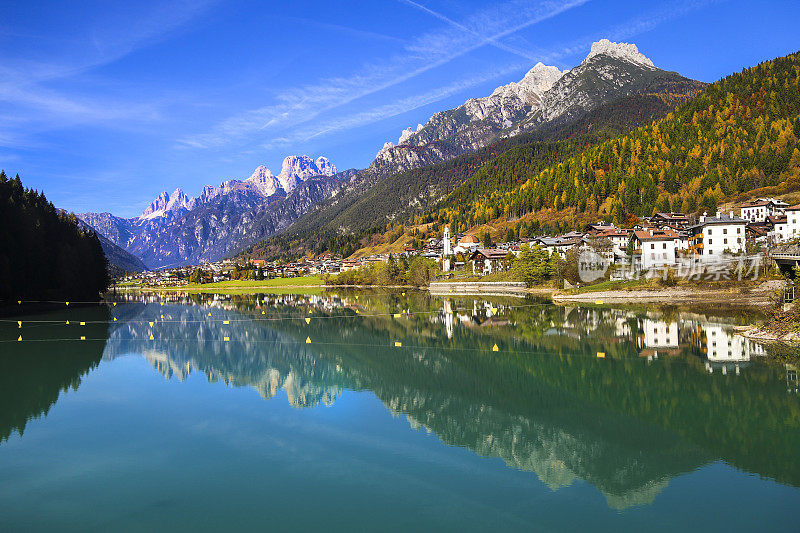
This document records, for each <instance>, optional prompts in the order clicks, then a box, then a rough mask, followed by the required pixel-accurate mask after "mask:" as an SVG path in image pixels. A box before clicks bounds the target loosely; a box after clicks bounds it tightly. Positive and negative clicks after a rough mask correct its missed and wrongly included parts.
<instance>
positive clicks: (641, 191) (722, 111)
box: [436, 54, 800, 227]
mask: <svg viewBox="0 0 800 533" xmlns="http://www.w3.org/2000/svg"><path fill="white" fill-rule="evenodd" d="M798 138H800V55H798V54H792V55H790V56H787V57H783V58H778V59H775V60H772V61H766V62H764V63H761V64H760V65H758V66H756V67H752V68H748V69H745V70H743V71H742V72H741V73H738V74H733V75H731V76H728V77H727V78H724V79H722V80H720V81H718V82H716V83H714V84H713V85H711V86H709V87H708V88H707V89H706V90H705V91H703V92H702V93H701V94H700V95H698V96H697V97H696V98H693V99H692V100H690V101H689V102H687V103H685V104H682V105H680V106H679V107H678V108H677V109H676V110H675V111H674V112H672V113H670V114H669V115H667V116H666V117H664V118H663V119H661V120H658V121H656V122H654V123H653V124H651V125H649V126H647V127H644V128H640V129H637V130H635V131H632V132H630V133H628V134H627V135H625V136H623V137H620V138H617V139H613V140H610V141H607V142H604V143H602V144H600V145H598V146H595V147H592V148H590V149H588V150H586V151H585V152H583V153H581V154H576V155H573V156H572V157H570V158H569V159H567V160H565V161H563V162H561V163H558V164H556V165H553V166H552V167H550V168H547V169H545V170H541V171H539V169H537V168H536V167H535V166H531V165H530V164H529V163H528V162H527V161H526V157H528V154H527V153H526V152H525V151H524V150H522V149H520V150H512V151H509V152H506V153H505V154H503V155H502V156H500V157H499V158H497V160H495V161H493V162H492V163H491V164H490V165H487V166H485V167H484V168H482V169H481V171H479V172H478V173H476V175H475V180H476V181H478V182H481V183H487V184H488V185H487V186H485V187H482V188H481V189H480V192H481V194H472V193H471V191H464V190H462V189H461V188H459V189H457V190H456V191H454V193H453V194H452V195H451V196H450V197H449V198H447V199H446V200H445V201H443V203H442V204H441V208H440V209H438V210H437V213H436V218H438V219H439V220H440V221H442V222H448V223H451V224H453V223H455V224H456V225H459V226H460V227H464V226H466V227H471V226H474V225H476V224H481V223H484V222H487V221H489V220H493V219H497V218H501V217H507V218H515V217H519V216H523V215H525V214H527V213H531V212H536V211H540V210H543V209H553V210H556V211H559V210H563V209H567V208H574V210H575V211H576V212H577V213H583V214H586V215H591V216H600V217H605V218H607V219H609V220H613V221H615V222H617V223H622V222H624V221H625V219H626V217H627V216H628V214H635V215H637V216H645V215H651V214H653V212H654V211H683V212H693V211H697V210H708V211H714V210H715V209H716V207H717V205H718V204H719V203H720V202H722V201H723V200H726V199H730V198H733V197H738V196H740V195H746V194H747V193H749V192H751V191H753V190H755V189H762V188H765V187H767V188H768V189H765V190H763V191H762V192H764V193H765V194H766V193H769V194H780V193H784V192H787V191H793V190H798V189H800V150H798V148H797V142H798ZM514 181H522V183H520V184H519V185H517V186H514V187H510V188H509V187H507V185H508V184H509V183H513V182H514ZM493 184H496V186H495V185H493ZM467 185H468V184H465V186H467Z"/></svg>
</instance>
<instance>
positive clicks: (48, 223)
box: [0, 172, 109, 302]
mask: <svg viewBox="0 0 800 533" xmlns="http://www.w3.org/2000/svg"><path fill="white" fill-rule="evenodd" d="M108 283H109V279H108V262H107V260H106V256H105V254H104V253H103V248H102V246H101V245H100V240H99V239H98V237H97V235H96V234H95V233H94V232H93V231H90V230H82V229H81V228H80V227H79V225H78V220H77V218H76V217H75V215H74V214H72V213H69V214H68V213H65V212H63V211H61V210H58V209H56V208H55V207H54V206H53V204H52V203H50V202H49V201H48V200H47V198H45V196H44V194H43V193H41V192H37V191H35V190H33V189H25V188H24V187H23V185H22V181H21V180H20V177H19V176H18V175H17V176H16V177H15V178H13V179H9V178H8V177H7V176H6V174H5V172H0V300H6V301H12V302H13V301H15V300H65V301H66V300H75V301H79V300H86V301H94V300H99V297H100V296H99V295H100V293H101V292H102V291H104V290H106V288H107V287H108Z"/></svg>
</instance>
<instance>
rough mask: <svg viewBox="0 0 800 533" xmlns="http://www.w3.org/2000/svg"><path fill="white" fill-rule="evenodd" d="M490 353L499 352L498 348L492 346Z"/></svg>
mask: <svg viewBox="0 0 800 533" xmlns="http://www.w3.org/2000/svg"><path fill="white" fill-rule="evenodd" d="M492 351H493V352H499V351H500V348H499V347H498V346H497V345H496V344H495V345H494V346H492Z"/></svg>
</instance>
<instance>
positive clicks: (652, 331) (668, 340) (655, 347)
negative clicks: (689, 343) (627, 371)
mask: <svg viewBox="0 0 800 533" xmlns="http://www.w3.org/2000/svg"><path fill="white" fill-rule="evenodd" d="M640 331H641V333H640V336H639V347H640V348H641V349H642V351H641V352H640V353H639V355H641V356H642V357H658V356H659V355H678V354H679V348H678V345H679V344H680V341H679V339H678V323H677V322H674V321H673V322H665V321H663V320H653V319H651V318H645V319H643V320H642V321H641V324H640Z"/></svg>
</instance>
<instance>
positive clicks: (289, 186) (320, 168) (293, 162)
mask: <svg viewBox="0 0 800 533" xmlns="http://www.w3.org/2000/svg"><path fill="white" fill-rule="evenodd" d="M334 174H336V167H335V166H333V165H332V164H331V162H330V161H328V159H327V158H325V157H319V158H317V160H316V161H314V160H313V159H311V158H310V157H308V156H307V155H290V156H288V157H287V158H286V159H284V160H283V164H282V165H281V172H280V174H278V176H277V178H278V181H279V182H280V183H281V186H282V187H283V189H284V190H285V191H286V192H287V193H289V192H291V191H292V190H293V189H294V188H295V187H297V185H298V184H300V183H302V182H304V181H305V180H307V179H308V178H310V177H313V176H333V175H334Z"/></svg>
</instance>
